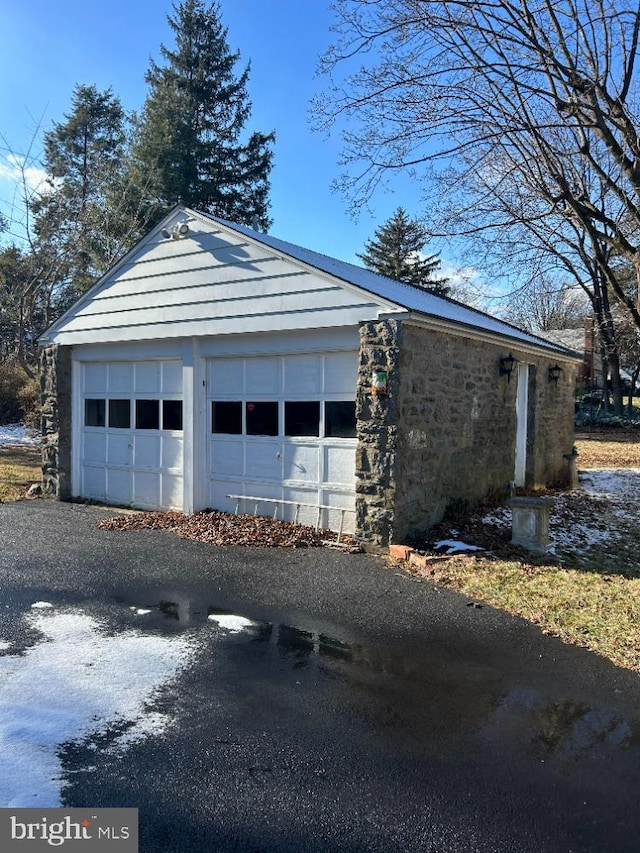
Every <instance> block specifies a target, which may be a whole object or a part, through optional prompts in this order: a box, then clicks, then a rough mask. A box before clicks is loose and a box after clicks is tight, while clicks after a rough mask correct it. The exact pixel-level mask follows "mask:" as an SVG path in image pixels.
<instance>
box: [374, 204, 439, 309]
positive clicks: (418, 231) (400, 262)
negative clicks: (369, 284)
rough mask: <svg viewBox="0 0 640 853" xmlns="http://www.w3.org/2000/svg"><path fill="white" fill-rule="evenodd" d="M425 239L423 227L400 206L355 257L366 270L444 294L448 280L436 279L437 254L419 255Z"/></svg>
mask: <svg viewBox="0 0 640 853" xmlns="http://www.w3.org/2000/svg"><path fill="white" fill-rule="evenodd" d="M426 242H427V232H426V230H425V228H424V227H423V226H422V225H420V223H419V222H417V221H416V220H412V219H409V217H408V216H407V212H406V211H405V210H404V209H403V208H402V207H399V208H398V209H397V210H396V212H395V213H394V214H393V216H391V218H390V219H388V220H387V221H386V222H385V223H384V225H381V226H380V227H379V228H377V229H376V231H375V239H373V240H367V242H366V243H365V248H364V252H363V253H362V254H359V255H358V257H359V258H360V259H361V260H362V261H363V262H364V265H365V266H366V267H367V269H370V270H373V271H374V272H377V273H379V274H380V275H385V276H387V277H388V278H395V279H396V280H397V281H403V282H405V284H411V285H413V286H414V287H420V288H422V289H423V290H428V291H430V292H431V293H435V294H437V295H438V296H446V295H447V293H448V292H449V288H448V287H447V279H444V278H435V274H436V273H437V271H438V270H439V269H440V258H439V257H438V255H428V256H427V257H424V256H422V255H421V254H420V253H421V251H422V249H423V248H424V246H425V244H426Z"/></svg>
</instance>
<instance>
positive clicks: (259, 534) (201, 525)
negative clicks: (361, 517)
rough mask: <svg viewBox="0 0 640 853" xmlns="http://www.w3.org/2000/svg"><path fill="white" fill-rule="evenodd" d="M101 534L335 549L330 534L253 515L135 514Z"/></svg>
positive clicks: (349, 546)
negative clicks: (168, 534)
mask: <svg viewBox="0 0 640 853" xmlns="http://www.w3.org/2000/svg"><path fill="white" fill-rule="evenodd" d="M98 527H100V528H101V529H102V530H170V531H172V532H173V533H176V534H177V535H178V536H181V537H182V538H183V539H195V540H197V541H198V542H208V543H209V544H210V545H251V546H253V547H255V548H317V547H320V546H322V545H327V544H329V545H337V544H338V543H337V541H336V539H337V537H336V534H335V533H334V532H333V531H331V530H326V529H324V528H320V529H319V530H316V529H315V527H307V526H306V525H304V524H294V523H293V522H290V521H278V520H276V519H273V518H266V517H263V516H253V515H231V514H229V513H225V512H216V511H205V512H198V513H195V514H194V515H183V514H182V513H181V512H134V513H125V514H123V515H117V516H115V518H109V519H106V520H105V521H101V522H99V524H98ZM340 547H341V548H343V549H345V550H347V551H349V552H350V553H354V552H356V551H360V550H362V549H361V546H360V545H359V544H358V542H357V541H356V540H355V539H353V538H352V537H346V536H343V537H342V541H341V543H340Z"/></svg>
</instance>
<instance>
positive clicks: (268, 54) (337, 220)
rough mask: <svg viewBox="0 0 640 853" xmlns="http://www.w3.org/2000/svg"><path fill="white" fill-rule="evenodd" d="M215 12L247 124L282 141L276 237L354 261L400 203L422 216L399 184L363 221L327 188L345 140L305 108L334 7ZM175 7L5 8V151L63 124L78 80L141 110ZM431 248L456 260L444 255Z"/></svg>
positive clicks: (60, 0) (43, 4)
mask: <svg viewBox="0 0 640 853" xmlns="http://www.w3.org/2000/svg"><path fill="white" fill-rule="evenodd" d="M220 7H221V10H222V19H223V21H224V23H225V25H226V26H227V27H228V30H229V34H228V41H229V46H230V48H231V49H232V50H239V51H240V53H241V62H242V63H246V62H249V61H250V62H251V77H250V83H249V90H250V96H251V100H252V103H253V114H252V118H251V120H250V122H249V124H248V125H247V128H248V129H249V130H259V131H264V132H268V131H271V130H275V131H276V133H277V142H276V146H275V166H274V169H273V172H272V176H271V187H272V191H271V199H272V208H271V214H272V217H273V219H274V223H273V226H272V228H271V233H272V234H273V235H275V236H277V237H281V238H282V239H285V240H289V241H291V242H293V243H298V244H300V245H303V246H306V247H308V248H312V249H315V250H317V251H321V252H325V253H326V254H329V255H332V256H334V257H339V258H341V259H343V260H348V261H354V260H357V259H356V258H355V253H356V252H358V251H362V249H363V246H364V243H365V240H366V239H367V238H368V237H370V236H372V235H373V232H374V230H375V228H376V227H377V226H378V225H379V224H381V223H382V222H384V221H385V220H386V219H388V218H389V216H390V215H391V214H392V213H393V211H394V210H395V209H396V208H397V207H398V206H399V205H402V206H403V207H405V208H406V209H407V210H408V211H409V213H410V214H411V215H413V216H419V215H421V214H422V213H423V209H422V205H421V203H420V190H419V188H418V187H416V186H415V185H413V184H412V183H411V182H410V181H409V180H408V179H406V178H402V177H398V178H397V179H396V181H395V183H394V185H393V190H394V191H393V192H381V193H380V194H379V196H377V197H376V198H375V199H374V201H373V215H371V214H370V213H369V212H367V211H364V212H363V213H362V214H361V215H360V218H359V221H358V222H354V220H353V219H352V218H351V217H350V216H349V215H348V214H347V203H346V201H345V200H344V199H343V198H342V197H341V196H340V195H339V194H336V193H334V192H332V189H331V182H332V180H333V179H335V178H336V177H337V176H338V175H339V174H340V171H341V167H340V166H339V163H338V161H339V156H340V147H341V145H340V140H339V138H338V137H337V136H335V138H330V139H325V138H324V137H323V136H321V135H320V134H319V133H316V132H313V131H312V129H311V127H310V124H309V101H310V99H311V97H312V96H313V95H314V94H316V93H318V92H319V91H321V89H322V87H323V85H324V81H323V80H322V78H318V77H316V76H315V72H316V64H317V60H318V57H319V56H320V55H321V54H322V52H323V51H324V50H325V49H326V47H327V46H328V45H329V44H330V42H331V32H330V26H331V23H332V20H333V16H332V12H331V10H330V2H329V0H297V2H296V0H220ZM171 8H172V4H171V2H170V0H155V2H153V3H152V2H150V1H149V0H109V1H108V2H101V0H98V2H88V0H23V2H15V0H0V9H1V10H2V14H1V18H0V20H1V21H2V29H1V33H0V73H1V77H0V79H2V81H3V82H2V85H1V87H0V133H1V134H2V136H3V137H4V138H5V140H6V143H8V147H9V148H10V149H11V150H12V151H13V152H14V153H17V154H23V153H24V152H25V151H26V149H27V146H28V145H29V143H30V142H31V140H32V139H33V135H34V129H35V127H36V126H37V125H38V123H41V124H42V125H43V127H44V128H45V129H46V128H47V127H50V126H51V123H52V122H55V121H62V120H63V118H64V114H65V112H67V111H68V110H69V107H70V102H71V95H72V92H73V88H74V86H75V85H76V84H79V83H81V84H88V85H91V84H95V85H96V86H97V87H98V89H100V90H103V89H106V88H108V87H109V86H111V87H112V88H113V91H114V93H115V94H116V95H118V97H119V98H120V99H121V101H122V103H123V106H124V107H125V109H127V110H134V109H140V107H141V106H142V104H143V102H144V98H145V95H146V91H147V87H146V84H145V82H144V73H145V70H146V69H147V67H148V64H149V59H150V57H153V58H155V59H156V60H159V59H160V56H159V47H160V44H161V43H165V44H167V45H168V46H170V45H172V32H171V30H170V28H169V25H168V23H167V20H166V16H167V14H168V13H169V12H171ZM5 147H6V145H5V143H3V142H2V141H0V211H2V212H3V213H4V214H5V215H7V214H8V213H10V204H11V198H12V196H13V194H14V191H15V187H14V185H12V183H11V181H10V180H9V179H8V178H7V177H6V176H5V177H3V176H2V174H1V173H2V171H3V170H2V165H3V159H2V158H3V157H5V158H6V155H7V151H6V150H3V148H5ZM6 165H7V164H6V159H5V160H4V166H5V170H6ZM430 248H431V250H432V251H442V257H443V259H446V260H453V259H452V258H451V257H450V256H448V254H447V251H446V247H445V248H443V247H441V246H436V245H435V244H434V245H433V246H432V247H430Z"/></svg>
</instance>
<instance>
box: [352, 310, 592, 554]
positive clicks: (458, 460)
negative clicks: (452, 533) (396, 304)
mask: <svg viewBox="0 0 640 853" xmlns="http://www.w3.org/2000/svg"><path fill="white" fill-rule="evenodd" d="M360 333H361V349H360V374H359V381H358V397H357V417H358V439H359V443H358V451H357V459H356V480H357V485H356V509H357V513H358V516H357V525H358V535H359V536H360V537H362V539H363V540H364V541H366V542H369V543H371V544H376V545H384V544H386V543H388V542H405V541H407V540H408V539H411V538H414V537H418V536H420V535H421V534H423V533H425V532H426V531H427V530H428V529H429V528H430V527H431V526H433V524H435V523H437V522H438V521H440V520H441V519H442V517H443V515H444V514H445V512H446V510H447V509H448V508H450V507H455V506H458V507H462V506H465V505H473V504H477V503H479V502H480V501H482V500H483V499H484V498H485V497H487V496H493V495H495V496H502V495H505V494H506V493H507V492H508V489H509V483H510V482H511V481H512V480H513V479H514V472H515V438H516V390H517V369H516V371H514V373H513V375H512V377H511V380H510V381H508V380H507V377H506V376H500V375H499V365H500V359H501V358H503V357H504V356H506V355H507V354H508V353H509V351H510V349H509V346H508V345H505V346H498V345H496V344H492V343H485V342H482V341H477V340H474V339H472V338H467V337H462V336H458V335H455V336H454V335H450V334H446V333H444V332H434V331H430V330H427V329H424V328H421V327H419V326H413V325H410V324H406V323H405V324H401V323H400V322H399V321H391V320H386V321H378V322H371V323H365V324H363V325H362V326H361V329H360ZM511 352H512V353H513V355H514V357H515V358H516V359H517V360H518V361H519V362H525V363H529V364H530V369H529V401H528V402H529V405H528V413H527V419H528V433H527V442H528V444H527V464H526V485H527V486H530V487H533V488H538V487H541V486H543V485H546V484H551V483H559V482H562V481H563V480H566V478H567V477H568V463H567V461H566V460H565V459H564V458H563V454H565V453H569V452H570V451H571V449H572V446H573V380H574V375H575V370H574V368H572V367H570V366H568V365H566V364H565V365H564V366H563V367H564V371H563V373H562V375H561V378H560V380H559V382H558V384H557V385H555V384H554V383H552V382H549V380H548V368H549V367H550V366H551V365H552V364H555V360H554V359H553V358H551V359H550V360H549V359H545V358H540V357H538V356H531V355H530V354H525V353H522V352H519V351H518V350H517V348H512V349H511ZM375 369H382V370H387V371H388V372H389V379H390V384H389V388H388V393H387V394H386V395H377V396H376V395H373V394H372V393H371V374H372V372H373V370H375Z"/></svg>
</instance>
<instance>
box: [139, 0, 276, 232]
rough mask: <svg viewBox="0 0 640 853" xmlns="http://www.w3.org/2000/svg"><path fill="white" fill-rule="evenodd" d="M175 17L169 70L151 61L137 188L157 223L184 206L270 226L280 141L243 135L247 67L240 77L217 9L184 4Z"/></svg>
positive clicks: (190, 0) (199, 2)
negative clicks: (139, 186) (271, 183)
mask: <svg viewBox="0 0 640 853" xmlns="http://www.w3.org/2000/svg"><path fill="white" fill-rule="evenodd" d="M173 11H174V17H171V16H168V21H169V25H170V26H171V29H172V30H173V32H174V35H175V49H174V50H170V49H169V48H167V47H165V46H164V45H161V47H160V52H161V55H162V57H163V59H164V61H165V64H164V65H158V64H156V63H155V62H154V61H153V60H152V61H151V65H150V67H149V70H148V71H147V74H146V81H147V83H148V85H149V92H148V95H147V99H146V101H145V104H144V107H143V110H142V114H141V116H140V117H139V119H138V124H137V130H136V132H135V134H134V143H133V168H134V170H135V171H136V172H137V173H138V177H137V179H136V183H139V184H142V183H143V181H142V180H141V177H142V176H144V177H145V179H146V183H147V186H146V195H147V197H148V198H149V199H150V200H152V203H153V204H155V215H156V217H157V218H159V217H160V216H161V215H162V214H163V213H164V212H165V211H166V210H167V209H168V208H170V207H171V206H173V205H174V204H175V203H176V202H178V201H180V202H182V203H183V204H186V205H188V206H190V207H193V208H196V209H198V210H202V211H205V212H208V213H212V214H215V215H217V216H220V217H222V218H225V219H230V220H232V221H234V222H239V223H244V224H251V223H252V222H253V221H255V217H257V218H258V220H259V221H260V222H261V224H262V225H263V227H265V228H266V227H267V226H268V225H269V224H270V220H269V219H268V207H269V201H268V194H269V173H270V171H271V165H272V157H273V153H272V150H271V145H272V143H273V141H274V139H275V135H274V134H273V133H270V134H262V133H252V134H251V135H249V136H248V138H247V134H245V133H244V128H245V125H246V122H247V120H248V119H249V117H250V113H251V104H250V102H249V98H248V93H247V82H248V79H249V66H248V65H247V66H246V67H245V69H244V70H243V71H242V72H241V73H240V74H236V72H235V66H236V63H237V62H238V60H239V58H240V54H239V53H238V52H236V53H232V52H231V51H230V49H229V46H228V42H227V29H226V28H225V27H223V25H222V22H221V19H220V10H219V7H218V6H217V4H215V3H214V4H211V5H209V6H206V5H205V3H204V0H183V2H181V3H179V4H178V5H174V7H173Z"/></svg>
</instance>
